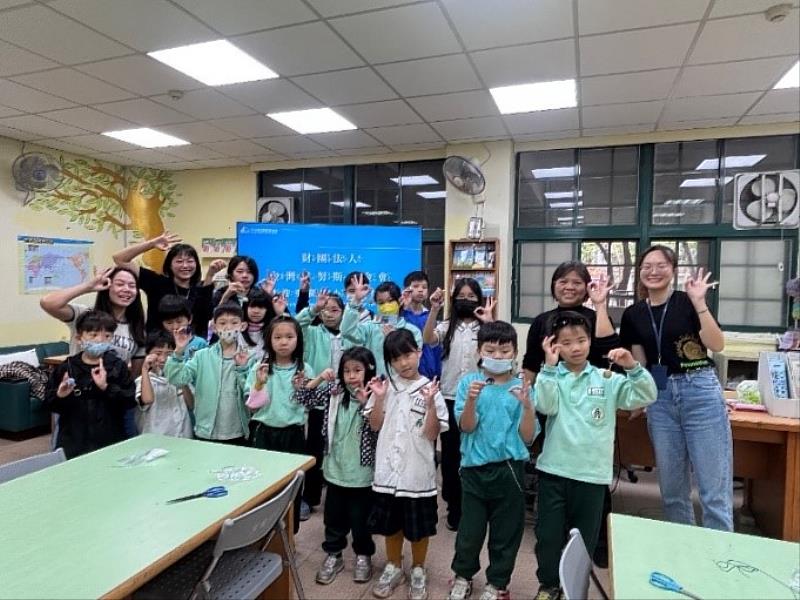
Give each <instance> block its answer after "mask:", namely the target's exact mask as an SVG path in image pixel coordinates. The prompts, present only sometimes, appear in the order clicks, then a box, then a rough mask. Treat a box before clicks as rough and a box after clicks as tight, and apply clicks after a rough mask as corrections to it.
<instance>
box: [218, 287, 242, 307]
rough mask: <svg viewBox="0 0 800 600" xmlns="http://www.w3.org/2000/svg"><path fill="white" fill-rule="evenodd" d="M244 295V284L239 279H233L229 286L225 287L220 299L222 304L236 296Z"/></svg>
mask: <svg viewBox="0 0 800 600" xmlns="http://www.w3.org/2000/svg"><path fill="white" fill-rule="evenodd" d="M243 295H244V286H243V285H242V284H241V283H239V282H238V281H231V282H230V283H229V284H228V287H227V288H226V289H225V292H224V293H223V294H222V298H221V299H220V304H222V303H223V302H225V301H226V300H229V299H230V298H233V297H234V296H243Z"/></svg>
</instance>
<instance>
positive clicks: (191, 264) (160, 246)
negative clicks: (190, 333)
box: [113, 231, 225, 338]
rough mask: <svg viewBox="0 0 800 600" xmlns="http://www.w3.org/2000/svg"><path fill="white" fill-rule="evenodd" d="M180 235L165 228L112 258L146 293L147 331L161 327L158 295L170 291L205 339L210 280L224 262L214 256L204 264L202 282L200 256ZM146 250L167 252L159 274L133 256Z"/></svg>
mask: <svg viewBox="0 0 800 600" xmlns="http://www.w3.org/2000/svg"><path fill="white" fill-rule="evenodd" d="M181 241H182V240H181V238H180V237H179V236H177V235H175V234H174V233H170V232H169V231H165V232H164V233H162V234H161V235H159V236H158V237H154V238H153V239H151V240H147V241H145V242H141V243H140V244H134V245H133V246H129V247H128V248H125V249H124V250H120V251H119V252H117V253H116V254H115V255H114V256H113V258H114V263H115V264H116V265H117V266H120V267H125V268H126V269H129V270H130V271H132V272H133V273H134V274H136V276H137V278H138V279H139V287H141V289H142V291H144V293H145V294H147V330H148V331H158V330H159V329H161V319H160V318H159V316H158V303H159V302H161V298H163V297H164V296H168V295H171V294H175V295H176V296H182V297H183V298H186V300H187V302H188V303H189V310H191V311H192V329H193V330H194V333H195V334H196V335H198V336H200V337H202V338H205V337H206V335H207V333H208V322H209V321H210V320H211V294H212V292H213V291H214V287H213V286H212V285H211V280H212V279H213V277H214V275H215V274H216V273H217V272H219V271H221V270H222V269H224V268H225V261H224V260H222V259H217V260H215V261H214V262H212V263H211V265H210V266H209V267H208V273H207V274H206V278H205V280H204V281H202V282H200V258H199V257H198V256H197V250H195V249H194V248H193V247H192V246H190V245H189V244H182V243H181ZM150 250H161V251H165V252H166V251H168V252H167V256H166V257H165V258H164V267H163V274H160V273H156V272H155V271H151V270H150V269H147V268H145V267H140V266H139V265H138V264H136V263H135V262H133V261H134V259H135V258H136V257H137V256H139V255H141V254H144V253H145V252H148V251H150Z"/></svg>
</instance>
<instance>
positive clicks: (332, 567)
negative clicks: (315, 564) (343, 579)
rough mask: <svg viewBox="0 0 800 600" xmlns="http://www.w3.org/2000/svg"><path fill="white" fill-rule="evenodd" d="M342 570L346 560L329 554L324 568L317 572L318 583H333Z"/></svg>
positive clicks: (323, 563) (324, 562)
mask: <svg viewBox="0 0 800 600" xmlns="http://www.w3.org/2000/svg"><path fill="white" fill-rule="evenodd" d="M342 569H344V559H343V558H342V555H341V554H340V555H338V556H337V555H335V554H328V556H326V557H325V560H323V561H322V566H321V567H320V568H319V571H317V579H316V581H317V583H321V584H322V585H328V584H329V583H333V580H334V579H336V575H337V574H338V573H339V571H341V570H342Z"/></svg>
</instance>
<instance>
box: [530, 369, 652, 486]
mask: <svg viewBox="0 0 800 600" xmlns="http://www.w3.org/2000/svg"><path fill="white" fill-rule="evenodd" d="M604 373H605V371H603V370H601V369H598V368H597V367H594V366H592V365H590V364H588V363H587V365H586V368H585V369H584V370H583V371H581V372H580V373H578V374H577V375H576V374H575V373H572V372H571V371H570V370H569V369H568V368H567V367H566V366H565V365H564V363H563V362H560V363H559V364H558V366H555V367H553V366H550V365H544V366H543V367H542V370H541V371H540V372H539V374H538V375H537V377H536V385H535V390H536V410H538V411H539V412H540V413H543V414H545V415H547V424H546V425H545V437H544V447H543V448H542V453H541V455H540V456H539V458H538V459H537V460H536V467H537V468H538V469H541V470H542V471H544V472H545V473H550V474H552V475H559V476H561V477H567V478H569V479H575V480H577V481H584V482H586V483H596V484H602V485H607V484H609V483H611V479H612V473H613V469H612V463H613V458H614V434H615V431H616V425H617V409H618V408H621V409H623V410H634V409H636V408H641V407H643V406H647V405H648V404H652V403H653V402H655V401H656V395H657V393H658V392H657V390H656V384H655V381H653V377H652V376H651V375H650V373H649V372H648V371H647V370H646V369H644V368H643V367H642V366H641V365H639V364H637V365H636V366H635V367H634V368H633V369H631V370H629V371H626V374H627V376H625V375H620V374H619V373H610V375H611V376H610V377H604V376H603V375H604Z"/></svg>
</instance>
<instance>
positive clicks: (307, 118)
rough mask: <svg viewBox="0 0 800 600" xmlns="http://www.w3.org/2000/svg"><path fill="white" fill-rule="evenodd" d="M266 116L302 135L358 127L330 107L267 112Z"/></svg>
mask: <svg viewBox="0 0 800 600" xmlns="http://www.w3.org/2000/svg"><path fill="white" fill-rule="evenodd" d="M267 116H268V117H269V118H270V119H274V120H276V121H277V122H278V123H281V124H282V125H286V127H289V128H291V129H294V130H295V131H296V132H297V133H302V134H303V135H305V134H309V133H328V132H331V131H348V130H352V129H358V127H356V126H355V125H353V124H352V123H351V122H350V121H348V120H347V119H345V118H344V117H343V116H342V115H340V114H339V113H337V112H336V111H333V110H331V109H330V108H312V109H310V110H292V111H288V112H278V113H269V114H268V115H267Z"/></svg>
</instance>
